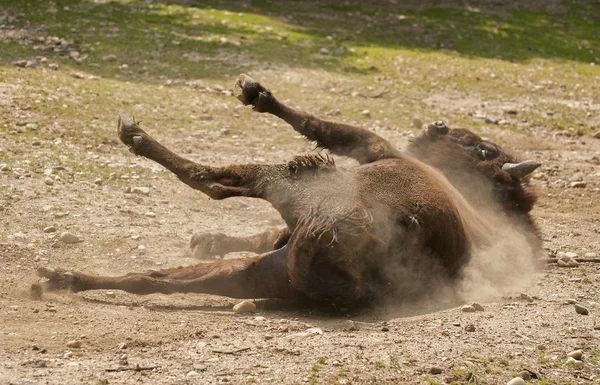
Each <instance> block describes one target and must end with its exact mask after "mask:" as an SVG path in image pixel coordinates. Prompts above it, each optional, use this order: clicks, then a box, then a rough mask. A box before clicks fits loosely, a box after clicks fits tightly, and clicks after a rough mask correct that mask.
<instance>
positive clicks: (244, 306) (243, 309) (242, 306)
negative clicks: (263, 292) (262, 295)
mask: <svg viewBox="0 0 600 385" xmlns="http://www.w3.org/2000/svg"><path fill="white" fill-rule="evenodd" d="M255 311H256V305H255V304H254V302H252V301H251V300H249V299H247V300H245V301H242V302H240V303H238V304H236V305H235V306H234V307H233V312H234V313H237V314H241V313H251V312H255Z"/></svg>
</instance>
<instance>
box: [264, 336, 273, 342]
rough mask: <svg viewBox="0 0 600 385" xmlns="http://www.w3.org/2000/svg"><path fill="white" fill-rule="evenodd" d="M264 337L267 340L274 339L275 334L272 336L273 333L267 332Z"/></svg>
mask: <svg viewBox="0 0 600 385" xmlns="http://www.w3.org/2000/svg"><path fill="white" fill-rule="evenodd" d="M264 339H265V340H267V341H268V340H272V339H273V336H272V335H270V334H265V335H264Z"/></svg>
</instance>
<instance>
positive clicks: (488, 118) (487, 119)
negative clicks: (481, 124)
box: [485, 116, 499, 124]
mask: <svg viewBox="0 0 600 385" xmlns="http://www.w3.org/2000/svg"><path fill="white" fill-rule="evenodd" d="M485 122H486V123H491V124H498V122H499V120H498V118H497V117H495V116H486V117H485Z"/></svg>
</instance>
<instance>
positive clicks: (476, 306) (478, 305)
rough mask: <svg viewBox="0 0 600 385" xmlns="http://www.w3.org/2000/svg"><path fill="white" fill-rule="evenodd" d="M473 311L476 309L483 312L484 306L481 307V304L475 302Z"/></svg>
mask: <svg viewBox="0 0 600 385" xmlns="http://www.w3.org/2000/svg"><path fill="white" fill-rule="evenodd" d="M471 306H472V307H473V309H475V311H483V310H484V309H483V306H481V305H480V304H478V303H477V302H474V303H473V304H472V305H471Z"/></svg>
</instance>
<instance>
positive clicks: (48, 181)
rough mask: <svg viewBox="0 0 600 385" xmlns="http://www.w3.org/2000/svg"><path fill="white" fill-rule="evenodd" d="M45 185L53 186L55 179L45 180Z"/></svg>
mask: <svg viewBox="0 0 600 385" xmlns="http://www.w3.org/2000/svg"><path fill="white" fill-rule="evenodd" d="M44 183H45V184H47V185H48V186H52V185H53V184H54V179H51V178H46V179H44Z"/></svg>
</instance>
